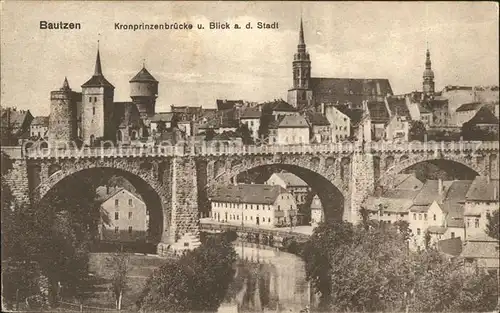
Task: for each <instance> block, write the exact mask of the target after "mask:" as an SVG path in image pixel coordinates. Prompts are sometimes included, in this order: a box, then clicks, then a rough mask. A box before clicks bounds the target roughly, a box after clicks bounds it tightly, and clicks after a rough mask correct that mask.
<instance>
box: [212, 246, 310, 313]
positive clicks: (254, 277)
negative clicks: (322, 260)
mask: <svg viewBox="0 0 500 313" xmlns="http://www.w3.org/2000/svg"><path fill="white" fill-rule="evenodd" d="M234 247H235V249H236V252H237V254H238V258H239V260H238V262H237V265H236V274H235V278H234V281H233V283H232V284H231V285H230V287H229V290H228V294H227V296H226V300H225V302H224V303H223V305H221V308H220V309H219V312H231V313H232V312H299V311H300V310H301V309H304V308H305V307H306V306H307V305H310V304H311V302H312V303H315V298H316V297H315V296H312V297H309V293H310V288H309V284H308V282H307V281H306V279H305V278H306V275H305V269H304V262H303V261H302V259H301V258H300V257H298V256H296V255H293V254H290V253H286V252H282V251H279V250H277V249H275V248H270V247H266V246H262V245H257V244H251V243H243V242H235V243H234Z"/></svg>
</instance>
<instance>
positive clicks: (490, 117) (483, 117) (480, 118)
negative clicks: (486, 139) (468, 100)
mask: <svg viewBox="0 0 500 313" xmlns="http://www.w3.org/2000/svg"><path fill="white" fill-rule="evenodd" d="M467 123H468V124H472V125H477V124H488V125H497V126H498V118H497V117H496V116H495V114H493V112H491V111H490V110H489V109H488V108H487V107H485V106H483V107H481V108H480V109H479V111H477V113H476V115H474V117H473V118H471V119H470V120H469V121H468V122H467Z"/></svg>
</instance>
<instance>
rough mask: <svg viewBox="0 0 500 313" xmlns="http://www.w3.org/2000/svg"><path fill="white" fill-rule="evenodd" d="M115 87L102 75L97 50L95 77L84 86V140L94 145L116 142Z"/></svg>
mask: <svg viewBox="0 0 500 313" xmlns="http://www.w3.org/2000/svg"><path fill="white" fill-rule="evenodd" d="M114 90H115V87H114V86H113V85H111V83H110V82H108V81H107V80H106V78H104V75H103V74H102V66H101V57H100V54H99V48H97V57H96V61H95V70H94V75H92V77H91V78H90V79H89V80H88V81H87V82H86V83H85V84H83V85H82V140H83V143H84V144H86V145H92V144H93V143H94V142H95V140H96V139H98V138H100V139H103V140H114V139H115V133H116V127H115V125H114V118H113V111H114V108H113V97H114Z"/></svg>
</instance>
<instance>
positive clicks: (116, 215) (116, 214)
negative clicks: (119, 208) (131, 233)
mask: <svg viewBox="0 0 500 313" xmlns="http://www.w3.org/2000/svg"><path fill="white" fill-rule="evenodd" d="M119 215H120V214H119V213H118V212H115V220H117V219H119V218H120V216H119Z"/></svg>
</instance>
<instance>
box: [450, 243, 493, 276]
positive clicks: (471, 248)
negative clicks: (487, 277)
mask: <svg viewBox="0 0 500 313" xmlns="http://www.w3.org/2000/svg"><path fill="white" fill-rule="evenodd" d="M499 253H500V251H499V241H498V239H495V238H491V237H489V236H487V235H486V234H483V235H480V236H476V237H471V238H469V239H468V240H467V241H466V242H465V243H464V245H463V249H462V253H461V254H460V256H461V257H462V258H463V259H464V261H465V265H466V266H467V267H468V268H470V269H471V270H475V269H476V267H477V268H480V269H483V270H485V271H487V272H490V273H492V274H496V276H497V277H498V273H499V271H500V264H499V257H498V256H499Z"/></svg>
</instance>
